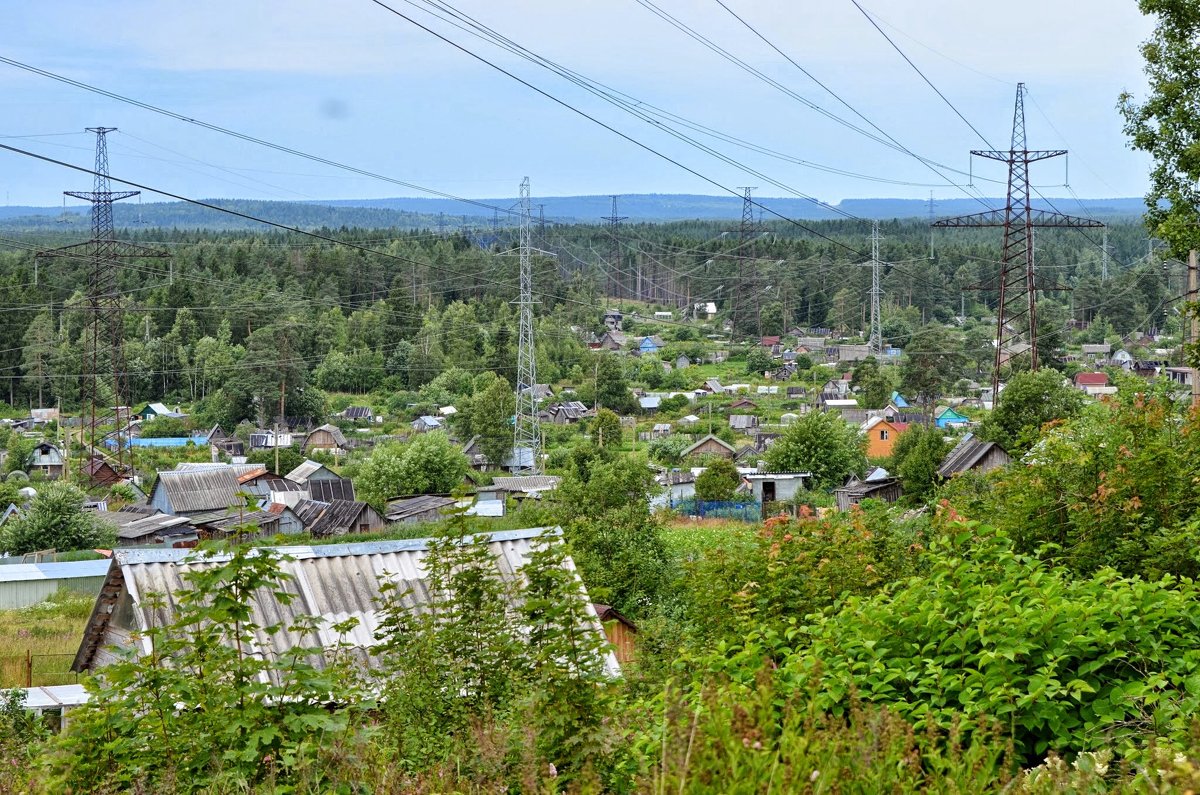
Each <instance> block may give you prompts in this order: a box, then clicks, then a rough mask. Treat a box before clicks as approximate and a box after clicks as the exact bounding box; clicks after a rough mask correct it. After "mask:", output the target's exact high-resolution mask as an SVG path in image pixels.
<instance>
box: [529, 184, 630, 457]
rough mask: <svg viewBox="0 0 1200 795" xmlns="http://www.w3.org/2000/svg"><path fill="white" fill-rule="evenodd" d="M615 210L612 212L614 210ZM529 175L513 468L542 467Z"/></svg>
mask: <svg viewBox="0 0 1200 795" xmlns="http://www.w3.org/2000/svg"><path fill="white" fill-rule="evenodd" d="M614 214H615V213H614ZM531 226H532V219H531V217H530V211H529V177H526V178H525V179H524V180H522V181H521V251H520V256H521V297H520V300H519V302H518V305H519V317H520V320H519V323H520V332H519V333H518V337H517V413H516V417H515V419H514V422H513V464H514V466H513V470H514V471H515V472H516V473H517V474H531V473H533V474H536V473H538V472H540V471H541V463H542V456H541V447H542V431H541V427H540V425H539V423H538V399H537V350H536V348H535V347H534V339H533V250H532V249H533V246H532V240H531V238H532V233H533V230H532V229H531Z"/></svg>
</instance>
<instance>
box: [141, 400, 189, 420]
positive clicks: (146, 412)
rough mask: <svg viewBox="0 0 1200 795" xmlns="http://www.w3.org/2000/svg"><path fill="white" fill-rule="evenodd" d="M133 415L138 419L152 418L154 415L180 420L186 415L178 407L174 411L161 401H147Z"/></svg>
mask: <svg viewBox="0 0 1200 795" xmlns="http://www.w3.org/2000/svg"><path fill="white" fill-rule="evenodd" d="M133 416H134V417H137V418H138V419H140V420H152V419H154V418H155V417H167V418H170V419H174V420H182V419H185V418H186V417H187V415H186V414H183V413H181V412H180V411H179V409H178V407H177V408H176V409H175V411H172V410H171V409H169V408H167V406H166V405H165V404H163V403H149V404H147V405H146V406H145V407H144V408H142V409H141V410H139V411H137V412H135V413H134V415H133Z"/></svg>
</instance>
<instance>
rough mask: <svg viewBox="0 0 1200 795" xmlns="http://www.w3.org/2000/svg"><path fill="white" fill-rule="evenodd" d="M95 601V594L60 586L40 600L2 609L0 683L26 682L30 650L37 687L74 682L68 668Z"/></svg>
mask: <svg viewBox="0 0 1200 795" xmlns="http://www.w3.org/2000/svg"><path fill="white" fill-rule="evenodd" d="M95 602H96V599H95V597H94V596H88V595H86V594H79V593H74V592H72V591H66V590H61V591H59V592H58V593H57V594H55V595H54V596H52V597H51V598H50V599H49V600H47V601H45V602H42V603H40V604H36V605H31V606H30V607H25V608H21V609H20V610H0V687H24V686H25V679H26V667H25V666H26V654H27V653H28V654H31V655H33V685H34V686H35V687H36V686H38V685H61V684H69V683H71V682H74V681H75V674H73V673H70V670H69V669H70V667H71V662H72V660H73V659H74V657H75V652H76V651H78V650H79V641H80V639H81V638H82V637H83V628H84V625H85V624H86V623H87V619H88V616H89V615H90V614H91V612H92V606H93V605H94V604H95ZM40 655H53V656H49V657H44V656H40Z"/></svg>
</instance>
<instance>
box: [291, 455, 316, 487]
mask: <svg viewBox="0 0 1200 795" xmlns="http://www.w3.org/2000/svg"><path fill="white" fill-rule="evenodd" d="M324 466H325V465H324V464H318V463H317V462H316V461H313V460H312V459H309V458H306V459H304V462H303V463H301V464H300V465H298V466H297V467H296V468H295V469H293V470H292V471H291V472H289V473H287V474H286V475H284V478H286V479H287V480H290V481H292V482H293V483H308V479H309V478H311V477H312V476H313V475H314V474H315V473H316V472H317V471H318V470H320V469H321V468H322V467H324Z"/></svg>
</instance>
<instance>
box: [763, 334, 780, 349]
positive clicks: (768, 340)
mask: <svg viewBox="0 0 1200 795" xmlns="http://www.w3.org/2000/svg"><path fill="white" fill-rule="evenodd" d="M762 344H763V346H764V347H767V348H770V347H771V346H772V345H778V344H779V337H778V336H774V337H763V338H762Z"/></svg>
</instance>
